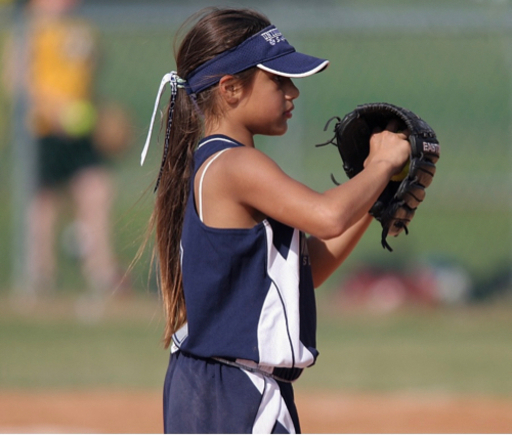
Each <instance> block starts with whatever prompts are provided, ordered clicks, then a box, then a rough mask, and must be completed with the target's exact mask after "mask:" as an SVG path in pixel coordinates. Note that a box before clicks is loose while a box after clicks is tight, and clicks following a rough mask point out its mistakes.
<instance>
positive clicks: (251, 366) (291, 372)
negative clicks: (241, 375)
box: [212, 357, 304, 383]
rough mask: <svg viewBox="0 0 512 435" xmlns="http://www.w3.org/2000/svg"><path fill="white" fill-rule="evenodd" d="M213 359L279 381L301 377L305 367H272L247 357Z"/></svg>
mask: <svg viewBox="0 0 512 435" xmlns="http://www.w3.org/2000/svg"><path fill="white" fill-rule="evenodd" d="M212 359H213V360H215V361H217V362H220V363H222V364H226V365H228V366H232V367H238V368H239V369H243V370H247V371H248V372H251V373H259V374H260V375H263V376H266V377H269V378H272V379H274V380H276V381H279V382H287V383H292V382H295V381H296V380H297V379H299V377H300V375H301V374H302V372H303V370H304V369H301V368H296V367H294V368H288V367H272V366H265V365H261V364H258V363H255V362H254V361H251V360H247V359H240V358H238V359H235V360H230V359H226V358H218V357H213V358H212Z"/></svg>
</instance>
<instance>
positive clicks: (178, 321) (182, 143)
mask: <svg viewBox="0 0 512 435" xmlns="http://www.w3.org/2000/svg"><path fill="white" fill-rule="evenodd" d="M192 19H194V20H197V21H196V23H195V25H194V26H193V27H192V29H191V30H190V31H189V32H188V33H187V34H186V35H185V37H184V39H183V41H182V43H181V45H180V47H179V49H178V52H177V55H176V64H177V73H178V76H179V77H182V78H185V79H186V77H187V76H188V75H189V74H190V73H191V72H192V71H193V70H194V69H195V68H197V67H198V66H199V65H201V64H203V63H204V62H207V61H208V60H210V59H212V58H213V57H215V56H217V55H218V54H220V53H222V52H224V51H226V50H229V49H230V48H233V47H235V46H237V45H238V44H240V43H241V42H243V41H244V40H245V39H247V38H248V37H249V36H252V35H253V34H255V33H257V32H259V31H260V30H262V29H263V28H265V27H267V26H268V25H269V24H270V22H269V21H268V19H267V18H266V17H264V16H262V15H260V14H259V13H257V12H254V11H251V10H246V9H218V8H207V9H205V10H203V11H201V12H200V13H199V14H198V15H197V16H196V17H193V18H192ZM185 24H187V23H185ZM252 76H253V71H245V72H242V73H240V74H237V78H238V79H239V80H240V81H241V83H242V85H244V84H245V83H247V82H248V81H249V80H250V79H251V78H252ZM216 89H217V87H216V86H213V87H211V88H208V89H206V90H204V91H202V92H200V93H199V94H198V95H191V96H189V95H187V92H186V90H185V89H183V88H180V89H179V90H178V92H177V95H176V101H175V102H174V113H173V115H172V125H171V124H170V121H171V119H170V115H169V109H171V107H170V106H168V108H167V118H166V126H167V127H168V128H169V129H168V131H167V132H166V133H167V134H166V144H165V148H164V155H163V159H162V168H161V172H160V175H159V181H158V189H157V193H156V202H155V208H154V210H153V213H152V215H151V218H150V230H152V229H155V230H156V231H155V232H156V245H155V252H154V256H155V255H156V257H157V258H158V261H159V288H160V291H161V294H162V300H163V305H164V309H165V313H166V325H165V332H164V338H163V341H164V346H165V347H166V348H167V347H168V346H169V345H170V343H171V341H172V335H173V334H174V333H175V332H176V331H177V330H178V329H179V328H180V327H181V326H183V325H184V324H185V322H186V317H187V316H186V308H185V297H184V292H183V283H182V271H181V254H180V240H181V231H182V228H183V219H184V215H185V208H186V204H187V200H188V196H189V193H190V192H189V191H190V188H191V177H192V174H193V155H194V151H195V149H196V147H197V144H198V142H199V140H200V139H201V138H202V136H203V132H204V125H203V123H204V121H205V119H206V121H207V122H214V121H215V119H216V117H219V116H220V115H221V114H220V113H219V111H218V104H216V96H217V92H216ZM203 114H204V116H203ZM166 130H167V129H166Z"/></svg>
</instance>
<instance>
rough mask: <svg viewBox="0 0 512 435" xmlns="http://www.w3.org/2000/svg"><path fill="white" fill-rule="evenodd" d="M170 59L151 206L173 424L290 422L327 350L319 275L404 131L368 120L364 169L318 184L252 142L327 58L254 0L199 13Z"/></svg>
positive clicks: (349, 234) (230, 426)
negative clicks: (320, 322) (293, 41)
mask: <svg viewBox="0 0 512 435" xmlns="http://www.w3.org/2000/svg"><path fill="white" fill-rule="evenodd" d="M176 65H177V71H176V72H171V73H169V74H166V75H165V76H164V78H163V80H162V83H161V87H160V90H159V93H158V96H157V100H156V102H155V112H156V110H157V107H158V104H159V99H160V95H161V94H162V92H163V90H164V87H165V86H166V85H167V84H170V87H171V97H170V103H169V106H168V109H167V119H166V135H165V144H164V151H163V159H162V164H161V169H160V173H159V177H158V181H157V186H156V204H155V209H154V212H153V215H152V225H153V226H154V228H156V249H157V254H158V259H159V264H160V285H161V291H162V296H163V301H164V305H165V309H166V314H167V323H166V329H165V345H166V346H170V345H171V343H172V346H171V357H170V362H169V368H168V371H167V375H166V379H165V386H164V429H165V432H178V433H179V432H181V433H206V432H209V433H212V432H213V433H296V432H299V431H300V426H299V420H298V416H297V410H296V407H295V405H294V398H293V389H292V384H291V383H292V382H293V381H295V380H296V379H297V378H298V377H299V376H300V374H301V373H302V371H303V370H304V369H305V368H306V367H309V366H311V365H313V364H314V363H315V360H316V357H317V355H318V351H317V350H316V343H315V328H316V314H315V297H314V287H317V286H319V285H320V284H321V283H322V282H323V281H324V280H325V279H326V278H327V277H328V276H329V275H330V274H331V273H332V272H333V271H334V270H335V269H336V268H337V267H338V266H339V265H340V264H341V262H342V261H343V260H344V259H345V258H346V257H347V255H348V254H349V253H350V252H351V250H352V249H353V248H354V246H355V245H356V243H357V242H358V240H359V239H360V237H361V236H362V234H363V233H364V231H365V230H366V228H367V227H368V225H369V224H370V222H371V219H372V218H371V217H370V216H369V214H368V210H369V209H370V207H371V206H372V205H373V203H374V202H375V200H376V199H377V197H378V196H379V194H380V193H381V191H382V190H383V189H384V187H385V186H386V184H387V183H388V181H389V179H390V177H391V176H392V175H393V174H395V173H397V172H399V171H400V170H401V168H402V166H403V165H404V163H405V161H406V160H407V158H408V155H409V145H408V144H407V142H406V141H405V135H403V134H397V133H393V132H392V131H389V130H385V131H382V132H377V133H375V134H374V135H373V136H372V140H371V152H370V155H369V157H368V159H367V161H366V168H365V170H363V171H362V172H361V173H360V174H359V175H357V176H356V177H354V178H352V179H351V180H349V181H347V182H346V183H344V184H343V185H341V186H338V187H335V188H333V189H331V190H328V191H327V192H325V193H317V192H315V191H313V190H311V189H309V188H308V187H306V186H304V185H303V184H301V183H299V182H297V181H295V180H293V179H291V178H289V177H288V176H287V175H286V174H284V173H283V172H282V171H281V169H280V168H279V167H278V166H277V165H276V164H275V163H274V162H273V161H272V160H271V159H270V158H269V157H267V156H266V155H265V154H263V153H261V152H260V151H258V150H257V149H255V147H254V136H255V135H257V134H264V135H282V134H284V133H285V132H286V130H287V124H288V121H289V120H290V119H291V118H292V114H293V109H294V105H295V101H296V99H297V97H298V96H299V91H298V89H297V88H296V87H295V85H294V84H293V82H292V79H293V78H299V77H306V76H310V75H312V74H315V73H318V72H320V71H322V70H323V69H325V68H326V67H327V65H328V61H327V60H324V59H318V58H315V57H311V56H308V55H305V54H301V53H298V52H297V51H295V49H294V48H293V46H292V45H290V43H289V42H288V41H287V40H286V38H285V37H284V36H283V35H282V34H281V32H280V31H279V30H278V29H277V28H276V27H275V26H273V25H271V23H270V22H269V21H268V19H267V18H266V17H264V16H262V15H261V14H259V13H256V12H255V11H251V10H240V9H216V8H213V9H212V8H210V9H207V10H205V11H202V13H201V14H200V15H199V16H198V17H197V18H196V20H195V24H194V25H193V27H192V28H191V29H190V30H189V31H188V33H187V34H186V35H185V37H184V39H183V40H182V43H181V45H180V47H179V50H178V52H177V56H176ZM155 112H154V113H153V118H152V122H151V126H150V131H149V135H148V140H147V141H146V145H145V147H144V151H143V154H142V161H143V160H144V157H145V155H146V153H147V149H148V145H149V141H150V138H151V130H152V127H153V121H154V117H155ZM390 130H392V126H390ZM305 234H309V237H306V235H305Z"/></svg>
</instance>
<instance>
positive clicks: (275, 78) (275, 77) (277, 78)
mask: <svg viewBox="0 0 512 435" xmlns="http://www.w3.org/2000/svg"><path fill="white" fill-rule="evenodd" d="M272 79H273V80H274V81H275V82H276V83H277V84H281V83H283V81H284V77H282V76H278V75H277V74H274V77H273V78H272Z"/></svg>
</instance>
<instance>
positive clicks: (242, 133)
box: [205, 121, 254, 148]
mask: <svg viewBox="0 0 512 435" xmlns="http://www.w3.org/2000/svg"><path fill="white" fill-rule="evenodd" d="M214 134H223V135H224V136H228V137H230V138H231V139H234V140H236V141H237V142H240V143H241V144H243V145H245V146H247V147H251V148H254V135H253V134H252V133H251V132H250V131H249V130H247V129H246V128H244V127H242V126H239V125H233V124H230V123H227V122H223V121H220V122H219V123H218V125H215V126H212V127H210V128H208V127H207V128H206V129H205V136H212V135H214Z"/></svg>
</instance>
